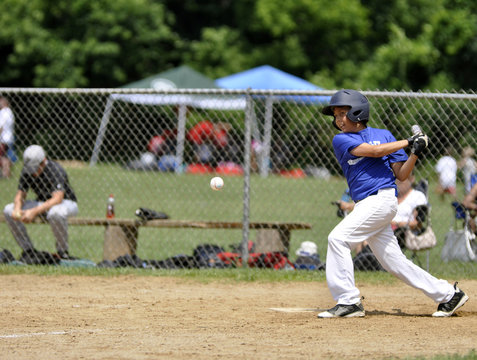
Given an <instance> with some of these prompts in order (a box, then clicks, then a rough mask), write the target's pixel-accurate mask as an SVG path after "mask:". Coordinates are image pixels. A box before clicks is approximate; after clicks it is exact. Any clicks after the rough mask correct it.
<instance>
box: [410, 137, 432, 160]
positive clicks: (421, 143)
mask: <svg viewBox="0 0 477 360" xmlns="http://www.w3.org/2000/svg"><path fill="white" fill-rule="evenodd" d="M428 144H429V139H428V137H427V135H421V136H419V137H418V138H417V139H415V140H414V142H413V144H412V148H411V153H413V154H414V155H416V156H417V157H420V156H421V155H422V152H423V151H424V150H425V149H426V148H427V145H428Z"/></svg>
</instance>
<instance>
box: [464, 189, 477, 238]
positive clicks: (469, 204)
mask: <svg viewBox="0 0 477 360" xmlns="http://www.w3.org/2000/svg"><path fill="white" fill-rule="evenodd" d="M462 205H464V207H465V208H466V209H467V210H469V213H470V219H469V225H470V228H471V229H472V231H473V233H474V234H477V226H476V218H477V183H476V184H474V186H472V188H471V189H470V191H469V193H468V194H467V195H466V196H465V198H464V201H462Z"/></svg>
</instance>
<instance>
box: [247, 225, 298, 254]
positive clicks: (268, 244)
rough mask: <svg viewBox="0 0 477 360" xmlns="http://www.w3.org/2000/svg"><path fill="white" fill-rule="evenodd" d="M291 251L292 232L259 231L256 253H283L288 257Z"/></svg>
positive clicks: (286, 230) (281, 229)
mask: <svg viewBox="0 0 477 360" xmlns="http://www.w3.org/2000/svg"><path fill="white" fill-rule="evenodd" d="M289 250H290V230H289V229H288V228H279V229H259V230H257V237H256V241H255V251H256V252H259V253H267V252H282V253H285V254H286V255H287V256H288V252H289Z"/></svg>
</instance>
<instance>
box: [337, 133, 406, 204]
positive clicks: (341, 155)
mask: <svg viewBox="0 0 477 360" xmlns="http://www.w3.org/2000/svg"><path fill="white" fill-rule="evenodd" d="M393 141H396V139H395V138H394V136H393V135H392V134H391V132H389V131H388V130H383V129H374V128H371V127H367V128H366V129H364V130H361V131H359V132H357V133H339V134H337V135H335V137H334V138H333V149H334V152H335V156H336V158H337V159H338V161H339V163H340V165H341V168H342V170H343V173H344V176H345V177H346V181H347V182H348V186H349V190H350V195H351V198H352V199H353V200H354V201H359V200H362V199H364V198H366V197H368V196H369V195H371V194H375V193H376V192H377V191H378V190H379V189H385V188H395V189H397V187H396V183H395V180H396V178H395V176H394V173H393V171H392V169H391V163H395V162H401V161H406V160H407V155H406V153H405V152H404V150H402V149H401V150H398V151H396V152H394V153H392V154H389V155H386V156H383V157H380V158H373V157H358V156H354V155H351V153H350V151H351V150H353V149H354V148H355V147H357V146H358V145H361V144H362V143H368V144H371V145H379V144H384V143H388V142H393Z"/></svg>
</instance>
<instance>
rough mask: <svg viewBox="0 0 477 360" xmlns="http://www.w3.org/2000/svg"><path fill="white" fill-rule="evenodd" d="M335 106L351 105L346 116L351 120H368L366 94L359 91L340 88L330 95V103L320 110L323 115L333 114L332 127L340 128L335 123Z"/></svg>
mask: <svg viewBox="0 0 477 360" xmlns="http://www.w3.org/2000/svg"><path fill="white" fill-rule="evenodd" d="M335 106H349V107H351V109H350V110H349V111H348V113H347V114H346V116H347V117H348V119H350V120H351V121H353V122H361V121H364V122H367V121H368V120H369V101H368V99H367V98H366V96H364V95H363V94H361V93H360V92H359V91H356V90H348V89H345V90H340V91H338V92H337V93H335V94H334V95H333V96H332V97H331V100H330V104H329V105H328V106H325V107H324V108H323V110H321V112H322V113H323V114H324V115H329V116H333V125H334V127H335V128H337V129H338V130H341V129H340V128H339V127H338V126H337V125H336V119H335V116H334V113H333V108H334V107H335Z"/></svg>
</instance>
